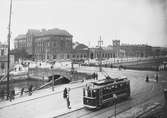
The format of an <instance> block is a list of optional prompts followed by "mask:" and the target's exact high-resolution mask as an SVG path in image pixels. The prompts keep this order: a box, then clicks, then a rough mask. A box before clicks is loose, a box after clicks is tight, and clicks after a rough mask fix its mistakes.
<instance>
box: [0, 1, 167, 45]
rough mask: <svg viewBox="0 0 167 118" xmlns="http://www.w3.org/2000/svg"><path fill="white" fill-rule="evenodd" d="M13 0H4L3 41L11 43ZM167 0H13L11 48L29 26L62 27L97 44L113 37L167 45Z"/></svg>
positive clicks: (0, 36)
mask: <svg viewBox="0 0 167 118" xmlns="http://www.w3.org/2000/svg"><path fill="white" fill-rule="evenodd" d="M9 4H10V0H0V41H1V42H7V34H8V22H9ZM166 8H167V1H166V0H13V9H12V24H11V32H12V37H11V47H13V42H14V38H15V37H16V36H17V35H19V34H25V33H26V32H27V30H28V29H51V28H59V29H64V30H67V31H68V32H69V33H71V34H72V35H73V41H74V42H75V41H78V42H80V43H84V44H86V45H88V46H91V47H95V46H96V45H97V44H98V40H99V38H100V36H101V38H102V40H103V46H107V45H112V40H120V41H121V43H126V44H147V45H151V46H160V47H167V19H166V17H167V15H166V14H167V9H166Z"/></svg>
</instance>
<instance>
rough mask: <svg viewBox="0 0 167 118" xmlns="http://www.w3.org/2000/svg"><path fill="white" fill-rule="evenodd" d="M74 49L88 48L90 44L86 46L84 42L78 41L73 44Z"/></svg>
mask: <svg viewBox="0 0 167 118" xmlns="http://www.w3.org/2000/svg"><path fill="white" fill-rule="evenodd" d="M73 49H75V50H87V49H88V46H86V45H84V44H81V43H78V42H75V43H74V44H73Z"/></svg>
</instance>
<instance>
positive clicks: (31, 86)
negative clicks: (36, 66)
mask: <svg viewBox="0 0 167 118" xmlns="http://www.w3.org/2000/svg"><path fill="white" fill-rule="evenodd" d="M32 88H33V85H32V84H31V85H30V86H29V88H28V91H29V96H30V95H32Z"/></svg>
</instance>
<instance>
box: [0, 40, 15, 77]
mask: <svg viewBox="0 0 167 118" xmlns="http://www.w3.org/2000/svg"><path fill="white" fill-rule="evenodd" d="M7 54H8V45H5V44H1V43H0V75H2V74H4V73H6V72H7V62H8V58H7ZM13 65H14V56H13V55H10V68H12V66H13Z"/></svg>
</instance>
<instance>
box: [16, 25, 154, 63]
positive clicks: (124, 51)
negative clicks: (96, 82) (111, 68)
mask: <svg viewBox="0 0 167 118" xmlns="http://www.w3.org/2000/svg"><path fill="white" fill-rule="evenodd" d="M72 38H73V36H72V35H71V34H70V33H69V32H67V31H66V30H62V29H57V28H55V29H48V30H45V29H43V30H34V29H30V30H28V32H27V33H26V34H23V35H18V36H17V37H16V38H15V40H14V46H15V49H25V50H26V51H27V53H28V54H29V56H30V57H31V58H34V59H35V60H53V59H88V58H91V59H97V58H99V57H101V58H106V59H108V58H124V57H147V56H151V55H152V47H151V46H148V45H128V44H121V43H120V40H113V43H112V44H109V45H108V46H106V47H98V46H96V47H94V48H90V47H88V46H86V45H84V44H81V43H79V42H75V43H74V42H73V40H72Z"/></svg>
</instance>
